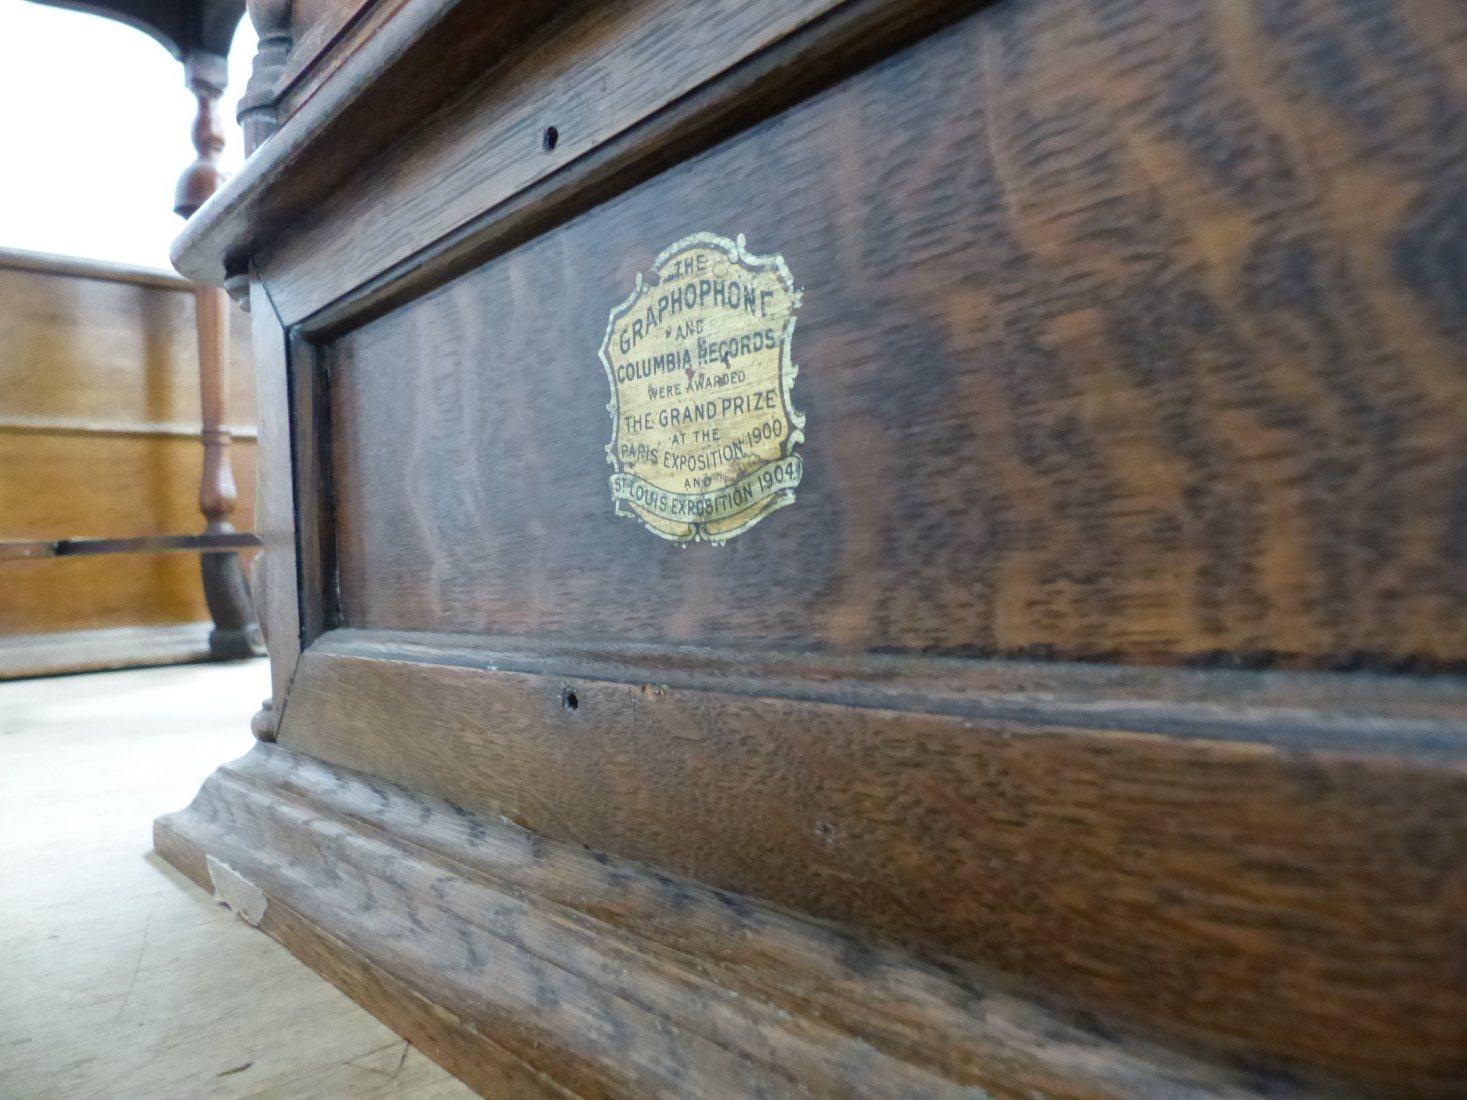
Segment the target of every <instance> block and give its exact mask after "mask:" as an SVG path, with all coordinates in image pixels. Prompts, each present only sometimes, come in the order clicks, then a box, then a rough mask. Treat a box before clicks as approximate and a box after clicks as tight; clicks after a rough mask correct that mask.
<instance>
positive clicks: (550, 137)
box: [540, 126, 560, 153]
mask: <svg viewBox="0 0 1467 1100" xmlns="http://www.w3.org/2000/svg"><path fill="white" fill-rule="evenodd" d="M559 143H560V131H559V130H557V129H556V128H555V127H554V126H547V127H545V136H544V137H543V138H541V139H540V144H541V145H542V146H543V147H544V149H545V151H546V152H547V153H553V152H555V147H556V145H558V144H559Z"/></svg>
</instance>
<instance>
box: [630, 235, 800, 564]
mask: <svg viewBox="0 0 1467 1100" xmlns="http://www.w3.org/2000/svg"><path fill="white" fill-rule="evenodd" d="M652 268H653V270H652V274H651V275H650V276H649V277H647V278H646V279H644V278H643V277H642V275H641V274H640V273H639V274H638V275H637V287H636V289H635V290H634V291H633V292H632V296H631V297H630V298H628V299H627V300H626V301H625V302H623V303H622V304H621V305H619V306H617V307H616V309H614V310H612V311H611V320H610V321H609V322H608V323H607V326H606V339H605V341H604V342H603V343H602V345H601V362H602V365H604V366H605V367H606V374H607V377H608V378H609V379H610V381H611V403H610V404H609V405H607V409H608V410H609V411H610V413H611V421H612V429H611V442H610V443H609V444H608V445H607V447H606V458H607V461H608V462H610V463H611V466H612V469H613V470H614V471H615V473H613V474H612V475H611V499H612V501H613V502H614V506H615V508H616V514H617V515H619V516H630V517H633V518H635V519H637V520H640V521H641V522H642V523H643V524H644V525H645V526H646V527H648V528H649V529H650V530H652V531H653V532H655V533H656V534H658V535H661V536H662V537H663V538H665V539H670V540H672V541H673V542H680V543H688V542H694V541H697V540H699V539H703V540H706V541H708V542H711V543H714V544H715V545H716V544H718V543H722V542H727V541H728V540H729V539H731V538H733V537H734V536H735V535H737V534H740V533H742V532H744V531H747V530H748V529H749V528H750V527H752V526H753V525H754V524H756V523H758V522H759V521H760V520H761V519H763V518H764V517H765V516H767V515H768V514H769V513H770V512H772V511H774V510H775V509H776V508H782V507H784V506H785V505H786V504H793V503H794V502H795V487H796V486H797V485H799V484H800V478H801V477H802V476H803V474H804V464H803V463H802V462H801V460H800V456H799V455H797V454H796V453H795V445H796V444H797V443H803V442H804V441H805V432H804V428H805V418H804V416H803V415H801V414H800V413H798V412H796V411H795V407H794V405H793V404H792V403H791V400H790V390H791V388H792V387H793V386H794V382H795V374H796V373H797V372H798V370H799V368H798V367H796V366H795V364H794V361H793V360H792V359H791V358H790V341H791V339H792V338H793V336H794V331H795V312H796V311H797V310H798V309H799V308H800V291H798V290H796V289H795V285H794V281H793V280H792V279H791V278H790V272H789V268H787V267H786V266H785V263H784V258H783V257H781V256H753V255H750V254H749V253H748V252H747V251H746V250H745V248H744V238H743V236H742V235H740V236H739V238H738V239H737V240H734V241H730V240H728V239H727V238H725V237H718V236H715V235H714V234H712V233H695V234H694V235H693V236H691V237H684V238H683V239H682V240H680V241H678V242H677V243H676V244H674V245H673V246H672V247H670V248H668V249H667V250H666V251H665V252H663V253H662V255H660V256H658V257H657V260H656V261H655V262H654V263H653V265H652Z"/></svg>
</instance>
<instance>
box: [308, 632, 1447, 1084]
mask: <svg viewBox="0 0 1467 1100" xmlns="http://www.w3.org/2000/svg"><path fill="white" fill-rule="evenodd" d="M442 643H443V644H441V645H439V646H433V645H429V644H428V643H427V642H426V641H425V640H423V639H421V638H419V639H417V640H416V644H414V639H413V638H412V637H411V636H410V637H409V638H408V639H403V638H401V637H386V636H379V635H372V634H362V633H359V632H355V631H350V632H342V633H341V634H339V635H335V636H333V635H327V636H326V637H324V638H322V639H321V640H320V641H319V642H318V643H317V644H316V646H314V647H313V648H312V649H310V650H307V651H306V653H305V654H304V655H303V657H302V660H301V664H300V667H299V671H298V672H297V676H296V681H295V684H294V687H293V689H292V693H291V703H290V707H289V709H288V711H287V713H286V716H285V721H284V724H283V726H282V729H281V731H280V737H279V739H280V742H281V744H283V745H285V746H287V747H289V748H291V749H292V750H295V751H299V752H302V753H306V754H309V755H311V756H314V757H318V758H320V759H323V760H327V761H331V762H334V763H336V764H339V765H343V766H347V767H352V768H356V769H360V770H362V771H365V772H368V773H370V774H373V775H377V776H380V777H382V778H384V779H387V780H390V781H392V782H396V783H400V784H403V785H404V786H407V787H410V788H412V789H413V790H415V791H418V792H420V793H422V794H426V795H431V796H434V797H438V798H443V799H446V800H448V801H451V802H454V803H455V804H459V805H463V806H466V807H470V808H474V809H478V810H482V811H486V812H491V813H498V814H502V815H504V816H506V817H508V818H510V819H511V820H513V821H515V822H516V823H518V824H520V825H522V826H524V827H525V828H528V829H532V830H534V831H535V832H537V833H541V834H544V835H545V836H547V837H550V838H552V839H555V840H559V841H563V842H567V843H573V844H574V843H579V844H586V845H590V846H592V847H596V848H598V849H601V850H605V851H610V852H614V853H617V854H619V855H622V856H625V857H628V858H631V859H638V860H643V861H645V862H647V863H649V864H650V865H652V866H655V867H659V868H664V869H667V870H670V871H675V872H678V873H681V874H686V875H689V876H691V877H694V878H696V879H698V880H700V881H702V882H705V883H707V884H709V885H711V886H714V887H718V888H723V889H730V890H736V891H740V892H742V893H747V894H751V895H753V896H756V897H761V898H764V899H767V900H769V901H772V902H775V903H777V904H780V905H784V906H788V907H790V908H793V909H795V910H797V911H800V912H804V913H810V914H813V915H815V916H818V917H823V918H828V919H836V920H842V921H849V922H851V923H853V924H855V925H858V926H861V927H866V928H871V929H876V930H879V931H880V932H882V933H883V934H886V935H889V936H894V937H896V938H898V939H900V940H902V941H904V942H907V943H911V944H916V945H919V946H923V947H927V948H931V949H935V950H939V951H942V952H944V953H946V954H951V955H957V956H961V957H964V958H967V959H971V960H976V961H979V962H982V963H984V964H986V965H989V966H993V967H996V968H998V969H1000V970H1002V971H1004V972H1007V973H1010V974H1014V975H1017V976H1019V977H1021V978H1023V979H1025V980H1028V981H1032V982H1035V983H1037V984H1038V985H1039V986H1041V987H1043V988H1046V989H1049V990H1051V991H1054V992H1056V993H1060V994H1064V995H1066V996H1068V997H1071V998H1074V999H1076V1000H1078V1001H1079V1002H1080V1003H1083V1004H1087V1005H1090V1006H1092V1007H1099V1008H1105V1009H1108V1010H1110V1011H1112V1012H1115V1013H1118V1014H1120V1015H1123V1016H1127V1017H1129V1018H1131V1019H1135V1020H1139V1021H1142V1022H1145V1023H1148V1024H1151V1025H1154V1026H1156V1027H1159V1028H1163V1029H1174V1030H1181V1031H1183V1032H1186V1031H1191V1032H1193V1033H1194V1034H1203V1035H1210V1036H1212V1037H1213V1038H1214V1039H1217V1040H1221V1041H1224V1042H1227V1043H1230V1044H1231V1045H1233V1046H1234V1047H1235V1048H1238V1049H1241V1050H1243V1051H1248V1052H1255V1053H1257V1052H1262V1053H1265V1054H1268V1055H1271V1056H1274V1057H1277V1058H1284V1059H1291V1060H1293V1061H1294V1062H1296V1063H1298V1064H1304V1065H1312V1066H1316V1067H1325V1068H1327V1069H1329V1070H1331V1071H1333V1072H1336V1073H1339V1074H1341V1075H1344V1076H1347V1077H1350V1078H1352V1079H1355V1080H1359V1081H1363V1082H1367V1083H1371V1084H1374V1085H1378V1086H1380V1087H1382V1088H1385V1089H1387V1091H1394V1092H1396V1093H1399V1094H1404V1095H1410V1096H1426V1095H1439V1096H1444V1097H1445V1096H1450V1095H1455V1091H1454V1090H1455V1089H1456V1088H1457V1084H1458V1083H1460V1081H1461V1080H1463V1079H1464V1076H1467V1063H1464V1061H1463V1058H1464V1052H1467V955H1464V954H1463V938H1462V934H1461V929H1462V924H1461V914H1462V912H1464V906H1467V860H1464V853H1467V832H1464V825H1463V820H1462V815H1461V813H1460V807H1461V806H1462V804H1463V800H1464V798H1467V772H1464V770H1463V767H1462V760H1463V757H1462V753H1463V752H1464V750H1467V723H1464V720H1463V714H1464V712H1467V707H1464V705H1463V698H1462V689H1461V687H1460V685H1455V686H1438V687H1433V686H1432V685H1433V681H1421V682H1419V684H1418V685H1417V686H1416V687H1415V688H1414V689H1413V688H1412V686H1411V682H1410V681H1399V682H1397V681H1391V680H1386V681H1383V683H1382V688H1381V697H1380V698H1373V695H1375V691H1374V690H1373V689H1372V686H1371V684H1370V682H1369V681H1368V680H1367V681H1365V682H1359V681H1358V680H1356V679H1352V678H1351V677H1345V676H1321V675H1320V674H1271V676H1265V675H1264V674H1258V673H1246V672H1239V673H1220V672H1212V671H1209V672H1201V671H1189V670H1137V673H1143V674H1145V676H1146V677H1151V678H1149V679H1148V678H1143V679H1142V680H1140V681H1139V682H1138V681H1135V680H1128V679H1126V678H1124V677H1120V676H1119V675H1118V674H1119V673H1120V672H1121V671H1122V670H1109V671H1111V672H1114V673H1116V674H1117V675H1107V674H1104V673H1102V672H1101V670H1096V672H1095V673H1092V672H1090V671H1088V670H1087V668H1086V667H1085V666H1062V665H1051V666H1023V665H1011V664H1009V663H1006V662H995V663H993V664H992V665H985V664H980V663H971V664H970V663H965V662H933V661H932V660H931V659H930V658H929V659H914V660H911V661H910V662H909V663H908V664H902V663H901V662H898V663H897V664H896V665H895V666H893V665H890V664H885V663H881V662H878V663H876V664H871V665H869V666H867V667H862V666H861V665H860V664H859V663H857V664H855V665H853V666H846V667H844V668H840V667H831V666H828V665H827V666H822V665H821V664H820V663H819V662H818V660H814V659H811V660H803V661H802V660H795V661H792V662H790V666H791V667H790V668H789V669H788V671H787V672H786V673H784V674H781V673H780V672H778V671H775V670H773V669H774V666H773V658H772V656H771V655H766V656H765V658H764V660H765V661H766V662H767V663H766V664H761V663H760V659H759V658H757V657H755V658H752V659H750V658H747V657H745V656H744V655H742V654H738V653H733V654H712V653H708V652H706V651H705V652H703V653H698V652H697V651H692V652H691V653H690V654H688V656H689V657H690V658H691V659H692V660H693V661H700V662H701V667H695V668H693V669H691V670H690V668H689V667H688V666H687V665H686V664H684V665H682V666H681V667H679V664H678V662H676V661H675V660H670V659H666V657H665V655H664V657H663V659H660V660H659V659H658V658H657V656H656V655H655V654H648V655H644V658H643V659H642V660H639V661H635V662H628V661H627V660H625V659H622V660H621V661H620V668H619V669H618V668H617V667H616V665H617V663H618V662H617V661H615V660H610V659H608V657H607V656H606V655H602V656H601V657H600V658H599V660H597V659H591V658H589V657H588V656H587V655H585V654H581V655H579V656H577V655H575V654H571V655H567V654H565V653H560V654H555V653H543V652H542V653H534V652H529V653H520V654H516V653H515V651H514V649H513V648H511V647H510V646H506V645H500V646H497V647H496V646H479V647H474V646H470V645H465V644H464V643H459V644H458V646H457V647H455V645H454V644H453V640H452V639H443V640H442ZM935 663H936V664H947V665H949V666H950V667H947V668H943V669H932V668H930V667H927V666H931V665H933V664H935ZM633 665H640V666H641V671H642V674H643V676H644V677H645V678H640V677H638V675H637V672H636V671H635V670H634V668H633V667H632V666H633ZM952 665H957V666H959V667H957V668H954V667H951V666H952ZM964 665H970V667H967V668H964V667H962V666H964ZM537 666H538V667H537ZM912 666H915V667H912ZM1133 675H1135V674H1133ZM741 676H742V678H743V679H742V681H741V679H740V677H741ZM664 677H665V678H664ZM1156 677H1159V678H1156ZM1271 677H1283V679H1277V678H1271ZM1291 677H1292V678H1291ZM934 680H936V681H940V682H941V684H935V683H934V682H933V681H934ZM1442 683H1443V684H1444V685H1445V684H1446V683H1447V682H1445V681H1443V682H1442ZM941 685H945V686H941ZM863 693H864V694H863ZM1332 694H1333V695H1335V696H1336V700H1335V702H1334V703H1333V704H1330V703H1328V702H1326V701H1325V700H1328V699H1329V698H1330V696H1331V695H1332ZM1015 704H1019V705H1015ZM1301 721H1302V722H1310V721H1312V723H1313V724H1312V726H1311V727H1310V728H1309V729H1304V728H1302V727H1301ZM1168 727H1170V728H1172V729H1174V730H1176V731H1177V733H1176V734H1175V735H1173V736H1167V735H1166V734H1164V733H1162V732H1158V731H1159V730H1165V729H1167V728H1168ZM1291 730H1292V731H1293V732H1292V735H1291V733H1290V731H1291ZM1363 731H1369V736H1364V737H1362V736H1360V733H1361V732H1363ZM1428 731H1432V733H1431V734H1430V735H1431V736H1433V737H1434V738H1436V741H1435V749H1434V750H1431V751H1427V752H1421V751H1419V750H1420V749H1421V748H1422V743H1421V742H1419V741H1418V742H1417V745H1416V748H1415V749H1413V748H1412V744H1411V742H1412V740H1413V738H1420V737H1423V736H1426V735H1428Z"/></svg>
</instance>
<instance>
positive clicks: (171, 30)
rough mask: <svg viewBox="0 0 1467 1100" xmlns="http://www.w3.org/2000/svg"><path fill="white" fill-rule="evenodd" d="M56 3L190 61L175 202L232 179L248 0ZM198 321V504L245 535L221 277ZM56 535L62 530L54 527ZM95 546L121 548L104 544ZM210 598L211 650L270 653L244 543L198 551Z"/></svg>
mask: <svg viewBox="0 0 1467 1100" xmlns="http://www.w3.org/2000/svg"><path fill="white" fill-rule="evenodd" d="M37 2H39V3H50V4H53V5H54V6H58V7H67V8H77V9H80V10H82V11H87V12H91V13H93V14H96V15H101V16H104V17H107V18H111V19H117V20H120V21H122V22H124V23H127V24H128V25H130V26H133V27H136V28H138V29H139V30H141V31H143V32H144V33H146V34H149V35H151V36H152V37H153V38H154V39H156V40H157V41H158V43H159V44H160V45H162V46H163V48H164V49H166V50H167V51H168V52H169V53H170V54H172V55H173V57H174V58H176V59H177V60H179V61H181V62H182V63H183V69H184V82H185V84H186V85H187V86H188V89H189V91H190V92H192V93H193V94H194V96H195V97H196V99H197V101H198V111H197V113H196V116H195V119H194V124H193V130H192V137H193V143H194V149H195V151H196V153H197V155H196V158H195V160H194V162H193V163H192V164H191V165H189V166H188V168H186V169H185V170H184V172H183V175H182V176H181V177H180V179H179V181H178V186H177V189H176V192H175V195H174V203H173V208H174V212H175V213H177V214H179V215H181V216H182V217H185V218H186V217H188V216H189V215H191V214H192V213H193V212H194V211H195V210H197V209H198V208H199V205H200V204H201V203H202V202H203V201H204V200H205V199H207V198H208V197H209V196H210V195H212V194H213V193H214V191H215V190H216V189H217V188H218V186H219V184H220V183H221V182H222V181H223V179H224V174H223V172H221V171H220V168H219V155H220V153H221V152H223V149H224V131H223V129H222V128H221V127H220V125H219V122H218V117H217V107H218V102H219V99H220V97H221V96H222V95H223V94H224V89H225V86H226V85H227V84H228V54H229V47H230V43H231V41H232V39H233V37H234V31H235V28H236V26H237V25H238V24H239V20H240V17H241V16H242V15H243V14H244V0H99V2H95V3H91V2H88V3H74V2H71V0H37ZM196 298H197V301H196V303H195V312H196V315H197V322H198V362H199V377H200V384H199V392H200V397H201V402H202V413H203V427H202V432H201V437H200V438H201V440H202V442H203V445H204V472H203V476H202V478H201V480H200V486H199V510H200V511H201V512H202V513H203V514H204V518H205V521H206V526H205V530H204V538H203V539H201V540H200V541H201V542H204V543H207V542H209V541H210V540H213V541H214V542H215V543H216V544H217V543H219V542H229V541H235V542H238V541H240V540H238V539H231V536H233V535H234V534H235V528H234V526H233V524H232V523H231V522H230V517H231V515H232V514H233V511H234V507H235V503H236V500H237V491H236V489H235V484H234V475H233V469H232V467H231V464H230V442H231V440H230V435H229V432H228V431H227V430H226V428H225V424H224V420H225V390H226V382H225V376H226V373H227V370H228V358H229V357H228V354H227V347H228V344H229V312H230V311H229V308H228V306H227V303H226V300H225V296H224V292H223V291H222V290H220V289H219V288H217V287H207V286H203V287H199V288H197V290H196ZM53 537H54V536H53ZM94 549H95V550H96V551H97V552H113V551H112V550H111V549H104V548H102V547H100V546H99V547H96V548H94ZM115 552H118V553H137V552H149V551H148V548H147V547H142V546H135V547H128V546H126V545H123V544H119V545H118V546H117V548H116V551H115ZM200 567H201V572H202V577H203V585H204V596H205V601H206V603H207V604H208V607H209V614H210V617H211V619H212V621H213V623H214V628H213V630H212V631H210V633H209V638H208V648H209V652H210V654H211V655H212V656H213V657H215V658H218V659H222V660H229V659H233V658H239V657H251V656H263V654H264V646H263V641H262V638H261V635H260V629H259V625H258V624H257V623H256V621H255V612H254V606H253V601H252V599H251V596H250V589H249V583H248V581H247V579H246V577H245V572H244V567H243V563H242V562H241V560H240V556H239V554H238V552H237V551H235V550H233V549H225V548H217V546H216V548H215V549H212V550H206V551H204V552H203V553H202V554H201V555H200Z"/></svg>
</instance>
